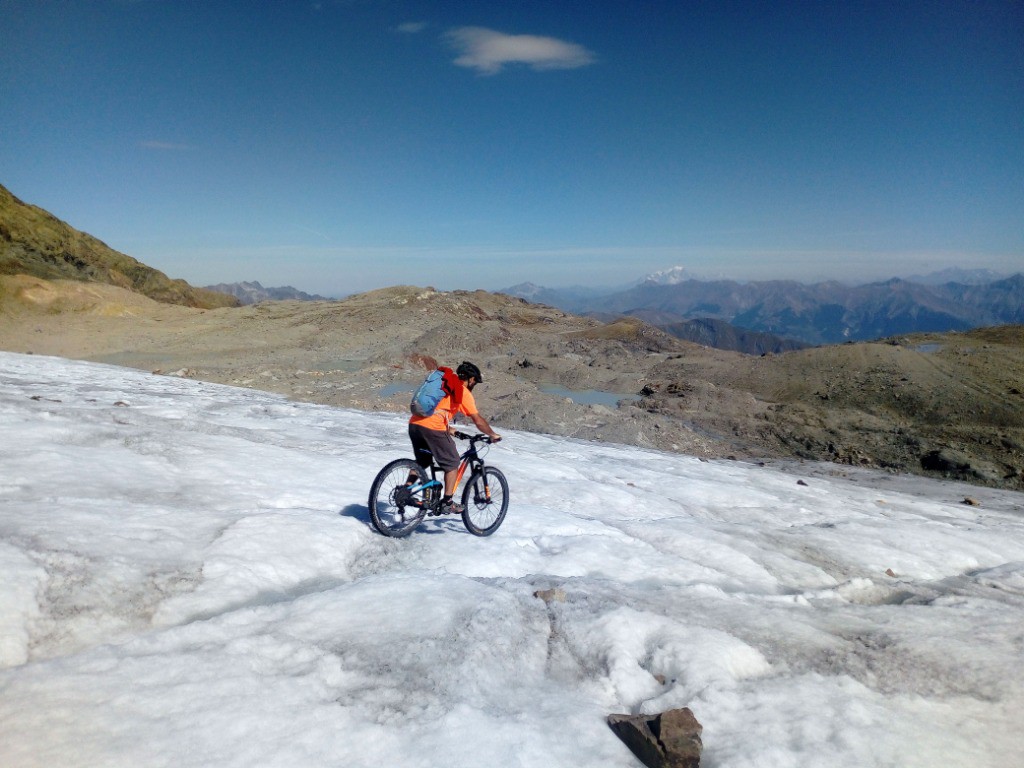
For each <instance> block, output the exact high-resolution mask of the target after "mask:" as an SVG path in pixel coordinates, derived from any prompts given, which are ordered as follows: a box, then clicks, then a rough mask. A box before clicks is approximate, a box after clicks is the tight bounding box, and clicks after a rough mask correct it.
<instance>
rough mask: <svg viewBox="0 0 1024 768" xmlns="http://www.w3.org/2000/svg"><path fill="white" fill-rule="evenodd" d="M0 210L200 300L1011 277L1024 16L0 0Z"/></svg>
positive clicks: (822, 5) (762, 7)
mask: <svg viewBox="0 0 1024 768" xmlns="http://www.w3.org/2000/svg"><path fill="white" fill-rule="evenodd" d="M0 184H3V185H4V186H6V187H7V188H8V189H10V190H11V192H13V193H14V194H15V195H17V196H18V197H20V198H21V199H22V200H25V201H26V202H30V203H34V204H36V205H39V206H41V207H43V208H46V209H47V210H49V211H51V212H53V213H54V214H55V215H57V216H59V217H60V218H62V219H64V220H66V221H68V222H69V223H70V224H72V225H73V226H75V227H77V228H79V229H82V230H85V231H87V232H89V233H91V234H93V235H95V236H97V237H99V238H100V239H101V240H103V241H104V242H106V243H107V244H109V245H111V246H112V247H114V248H116V249H118V250H120V251H123V252H125V253H128V254H130V255H132V256H134V257H136V258H138V259H140V260H141V261H143V262H145V263H146V264H149V265H151V266H154V267H156V268H158V269H161V270H163V271H164V272H166V273H168V274H169V275H171V276H172V277H180V278H184V279H186V280H188V281H189V282H192V283H194V284H198V285H203V284H209V283H215V282H222V281H223V282H234V281H241V280H259V281H261V282H262V283H263V284H264V285H268V286H271V285H285V284H290V285H294V286H296V287H298V288H301V289H303V290H306V291H310V292H317V293H322V294H326V295H342V294H345V293H351V292H354V291H361V290H367V289H371V288H376V287H381V286H386V285H394V284H416V285H433V286H435V287H438V288H444V289H449V288H467V289H473V288H486V289H499V288H503V287H507V286H510V285H513V284H515V283H518V282H522V281H533V282H537V283H540V284H543V285H549V286H565V285H570V284H580V285H612V284H618V283H625V282H629V281H631V280H633V279H635V278H639V277H641V276H643V275H644V274H646V273H648V272H652V271H654V270H658V269H664V268H667V267H671V266H673V265H677V264H679V265H683V266H686V267H687V268H689V269H690V270H691V271H693V272H696V273H698V274H703V275H706V276H724V277H733V278H739V279H772V278H795V279H802V280H817V279H822V278H839V279H844V280H851V281H866V280H871V279H877V278H885V277H890V276H893V275H901V274H911V273H921V272H927V271H930V270H932V269H939V268H943V267H946V266H951V265H957V266H962V267H973V268H981V267H985V268H990V269H994V270H997V271H1001V272H1005V273H1009V272H1015V271H1021V270H1022V269H1024V4H1022V3H1020V2H980V3H979V2H969V3H967V2H964V3H960V2H927V3H916V2H893V3H859V2H843V3H826V2H810V1H809V0H808V1H807V2H795V3H790V2H778V3H762V2H736V3H734V2H707V3H691V2H642V1H637V2H627V1H626V0H621V1H611V0H588V1H587V2H573V1H572V0H567V1H566V2H552V1H550V0H549V1H548V2H534V1H532V0H523V1H522V2H516V3H511V2H489V1H486V0H481V1H478V2H471V3H470V2H465V3H453V2H405V1H404V0H379V1H375V0H348V1H345V2H341V1H339V2H332V1H331V0H320V1H319V2H305V1H299V0H296V1H294V2H292V1H289V0H281V1H279V2H274V3H250V2H215V1H211V2H184V1H181V0H135V1H129V0H119V1H115V0H89V1H88V2H86V1H81V2H79V1H76V0H65V2H48V1H47V0H0Z"/></svg>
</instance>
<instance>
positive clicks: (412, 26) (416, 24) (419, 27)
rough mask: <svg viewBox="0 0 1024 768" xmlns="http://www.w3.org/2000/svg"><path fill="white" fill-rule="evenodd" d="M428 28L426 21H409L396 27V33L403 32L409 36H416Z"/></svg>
mask: <svg viewBox="0 0 1024 768" xmlns="http://www.w3.org/2000/svg"><path fill="white" fill-rule="evenodd" d="M426 28H427V22H425V21H407V22H406V23H405V24H399V25H398V26H397V27H395V31H397V32H402V33H404V34H407V35H415V34H417V33H418V32H422V31H423V30H424V29H426Z"/></svg>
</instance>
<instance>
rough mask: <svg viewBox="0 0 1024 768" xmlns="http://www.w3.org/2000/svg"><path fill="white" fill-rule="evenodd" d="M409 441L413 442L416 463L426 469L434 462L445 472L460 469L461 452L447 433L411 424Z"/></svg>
mask: <svg viewBox="0 0 1024 768" xmlns="http://www.w3.org/2000/svg"><path fill="white" fill-rule="evenodd" d="M409 439H410V440H412V452H413V455H414V456H415V457H416V463H417V464H419V465H420V466H421V467H423V468H424V469H429V468H430V463H431V461H432V460H433V461H434V462H436V463H437V466H439V467H440V468H441V469H443V470H444V471H445V472H449V471H451V470H453V469H458V468H459V452H458V450H457V449H456V448H455V441H454V440H453V439H452V436H451V435H449V434H448V433H447V432H442V431H441V430H439V429H427V428H426V427H421V426H420V425H419V424H410V425H409Z"/></svg>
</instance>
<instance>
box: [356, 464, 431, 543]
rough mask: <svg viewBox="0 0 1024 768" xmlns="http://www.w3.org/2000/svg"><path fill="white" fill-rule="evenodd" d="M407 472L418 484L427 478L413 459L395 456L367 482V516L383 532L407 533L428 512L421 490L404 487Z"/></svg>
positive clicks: (404, 534) (393, 534) (399, 534)
mask: <svg viewBox="0 0 1024 768" xmlns="http://www.w3.org/2000/svg"><path fill="white" fill-rule="evenodd" d="M410 475H415V476H416V478H417V481H416V483H417V484H419V483H423V482H425V481H426V480H427V475H426V472H424V471H423V468H422V467H421V466H420V465H419V464H417V463H416V462H415V461H413V460H412V459H395V460H394V461H392V462H391V463H390V464H388V465H386V466H385V467H384V469H382V470H381V471H380V472H378V473H377V477H376V478H374V480H373V485H371V486H370V499H369V502H368V505H367V506H369V508H370V520H371V521H372V522H373V527H374V528H376V529H377V530H378V531H380V532H381V533H383V534H384V535H385V536H392V537H394V538H401V537H403V536H408V535H409V534H410V533H412V530H413V528H415V527H416V526H417V525H419V524H420V521H421V520H423V516H424V515H425V514H426V513H427V510H426V506H425V501H424V498H423V491H419V492H418V493H415V494H410V493H409V492H408V491H407V490H406V488H407V486H406V481H407V480H408V479H409V476H410Z"/></svg>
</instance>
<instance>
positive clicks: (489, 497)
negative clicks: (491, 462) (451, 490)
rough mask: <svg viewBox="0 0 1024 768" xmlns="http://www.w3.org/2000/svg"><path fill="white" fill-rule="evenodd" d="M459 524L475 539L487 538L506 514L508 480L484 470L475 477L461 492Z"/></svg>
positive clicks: (496, 528) (486, 469) (493, 471)
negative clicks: (460, 518)
mask: <svg viewBox="0 0 1024 768" xmlns="http://www.w3.org/2000/svg"><path fill="white" fill-rule="evenodd" d="M462 506H464V507H465V508H466V509H465V511H464V512H463V513H462V522H463V523H464V524H465V526H466V530H467V531H469V532H470V533H472V534H473V535H474V536H490V535H491V534H492V533H494V532H495V531H496V530H498V526H500V525H501V523H502V521H503V520H504V519H505V513H506V512H508V480H506V479H505V475H503V474H502V473H501V470H499V469H495V468H494V467H485V468H484V471H483V472H477V473H475V474H474V475H473V476H472V477H471V478H469V483H467V484H466V488H465V489H464V490H463V491H462Z"/></svg>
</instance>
